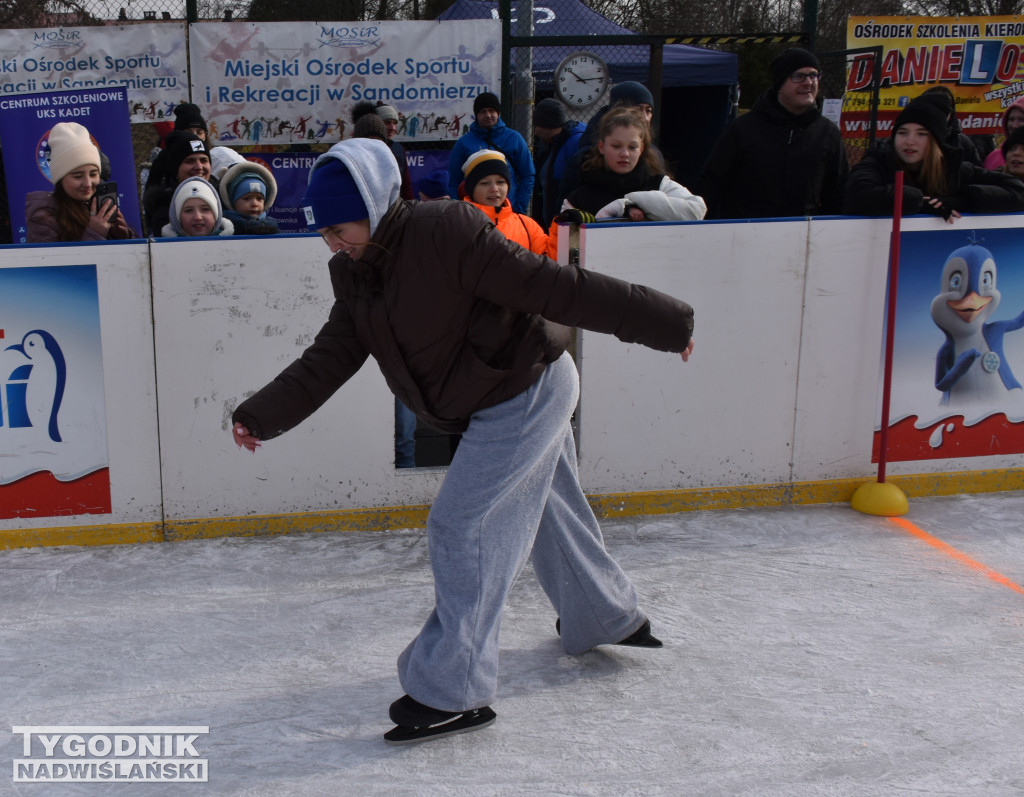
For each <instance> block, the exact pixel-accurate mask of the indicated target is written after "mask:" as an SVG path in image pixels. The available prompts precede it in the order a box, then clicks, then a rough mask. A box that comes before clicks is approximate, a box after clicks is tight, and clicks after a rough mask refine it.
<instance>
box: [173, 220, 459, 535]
mask: <svg viewBox="0 0 1024 797" xmlns="http://www.w3.org/2000/svg"><path fill="white" fill-rule="evenodd" d="M329 260H330V252H329V251H328V249H327V247H325V246H324V244H323V241H322V239H321V238H320V237H319V236H308V235H305V236H283V235H282V236H272V237H271V236H268V237H264V238H237V239H230V240H226V239H220V240H218V239H204V240H195V241H193V240H187V239H165V240H156V241H154V242H153V318H154V324H155V328H156V352H157V384H158V388H159V390H158V392H159V399H160V437H161V441H160V458H161V469H162V473H163V479H164V507H165V511H166V516H167V519H168V520H182V519H188V518H205V517H226V516H237V515H265V514H275V515H276V514H282V513H290V512H311V511H326V510H335V509H352V508H365V507H375V506H395V505H406V504H422V503H428V502H429V501H430V500H432V498H433V495H434V493H436V489H437V485H438V484H439V480H440V474H439V473H437V472H428V471H417V473H416V474H411V473H407V472H405V471H396V470H395V468H394V399H393V397H392V395H391V392H390V391H389V390H388V388H387V385H386V384H385V382H384V377H383V376H382V375H381V373H380V370H379V369H378V368H377V365H376V363H375V362H374V361H373V359H372V358H371V359H368V360H367V362H366V363H365V364H364V365H363V367H362V369H360V371H359V373H358V374H356V376H355V377H354V378H353V379H352V380H350V381H349V382H348V383H347V384H346V385H344V386H343V387H342V388H341V390H339V391H338V392H337V393H336V394H335V395H334V396H333V397H332V398H331V399H330V400H329V401H328V402H327V403H326V404H325V405H324V406H323V407H322V408H321V409H320V410H319V411H318V412H317V413H315V414H314V415H313V417H311V418H310V419H309V420H307V421H306V422H304V423H302V424H300V425H299V426H298V427H296V428H295V429H293V430H291V431H289V432H287V433H286V434H284V435H282V436H280V437H278V438H275V439H273V440H270V441H267V442H265V443H264V444H263V446H262V448H261V449H260V450H259V451H258V452H256V453H255V454H250V453H249V452H247V451H245V450H244V449H239V448H237V447H236V446H235V445H234V443H233V442H232V439H231V434H230V430H231V414H232V412H233V411H234V409H235V407H237V406H238V405H239V404H240V403H241V402H242V401H243V400H244V399H245V398H246V397H247V396H250V395H252V394H253V393H254V392H255V391H256V390H258V389H259V388H261V387H263V385H265V384H267V383H268V382H269V381H271V380H272V379H273V378H274V377H275V376H277V374H278V373H280V372H281V371H282V370H283V369H284V368H285V366H287V365H288V364H289V363H291V362H292V361H293V360H295V359H297V358H298V357H299V356H301V354H302V352H303V350H304V349H305V348H306V347H307V346H308V345H309V344H310V343H312V342H313V338H314V337H315V335H316V333H317V332H319V330H320V328H321V327H322V326H323V324H324V322H325V321H326V320H327V316H328V314H329V312H330V309H331V305H332V304H333V293H332V290H331V281H330V275H329V273H328V270H327V262H328V261H329Z"/></svg>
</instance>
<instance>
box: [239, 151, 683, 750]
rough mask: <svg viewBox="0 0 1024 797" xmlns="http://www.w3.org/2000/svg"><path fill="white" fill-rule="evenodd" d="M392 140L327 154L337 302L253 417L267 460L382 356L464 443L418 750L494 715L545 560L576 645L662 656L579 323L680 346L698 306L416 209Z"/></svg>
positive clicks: (246, 430)
mask: <svg viewBox="0 0 1024 797" xmlns="http://www.w3.org/2000/svg"><path fill="white" fill-rule="evenodd" d="M399 185H400V177H399V173H398V168H397V166H396V165H395V160H394V158H393V157H392V155H391V153H390V151H389V150H388V149H387V147H386V146H384V145H383V144H381V143H380V142H378V141H374V140H371V139H350V140H347V141H343V142H341V143H339V144H337V145H335V146H334V147H332V148H331V149H330V151H328V152H326V153H324V154H323V155H321V156H320V157H319V158H318V159H317V161H316V163H315V164H314V166H313V170H312V171H311V174H310V181H309V186H308V188H307V191H306V196H305V197H304V198H303V200H302V205H303V206H304V211H305V213H306V216H307V221H308V223H309V227H310V228H311V229H316V230H317V231H318V232H319V233H320V234H321V235H322V236H323V237H324V240H325V241H326V242H327V245H328V246H329V247H330V249H331V251H332V252H333V253H334V256H333V257H332V258H331V261H330V265H329V268H330V272H331V282H332V285H333V289H334V295H335V303H334V307H333V308H332V310H331V314H330V317H329V318H328V320H327V323H326V324H325V325H324V327H323V329H322V330H321V331H320V333H319V334H318V335H317V338H316V340H315V341H314V342H313V344H312V345H311V346H310V347H309V348H308V349H306V351H305V352H304V353H303V354H302V356H301V357H300V358H299V359H298V360H296V361H295V362H293V363H292V364H291V365H290V366H288V367H287V368H286V369H285V370H284V371H283V372H282V373H281V374H280V375H278V376H277V378H276V379H274V380H273V381H272V382H271V383H270V384H268V385H267V386H266V387H264V388H263V389H262V390H260V391H258V392H257V393H256V394H255V395H253V396H252V397H251V398H249V399H247V400H246V401H244V402H243V403H242V404H241V405H239V407H238V409H237V410H236V412H235V413H234V417H233V419H232V420H233V422H234V428H233V436H234V439H235V442H236V443H237V444H238V445H240V446H244V447H245V448H247V449H249V450H252V451H255V450H256V448H258V447H259V445H260V441H261V440H268V439H270V438H272V437H275V436H277V435H279V434H282V433H284V432H286V431H287V430H289V429H291V428H292V427H294V426H295V425H297V424H298V423H300V422H301V421H302V420H304V419H305V418H307V417H309V416H310V415H311V414H312V413H313V412H315V411H316V409H317V408H318V407H320V406H321V405H322V404H323V403H324V402H325V401H326V400H327V399H328V398H329V397H330V396H331V395H332V394H333V393H334V392H335V391H336V390H337V389H338V388H339V387H340V386H341V385H342V384H344V383H345V382H346V381H347V380H348V379H349V378H350V377H352V376H353V375H354V374H355V373H356V371H358V370H359V368H360V367H361V366H362V365H363V363H364V362H365V361H366V359H367V357H369V356H372V357H373V358H374V359H375V360H376V361H377V365H378V367H379V368H380V369H381V371H382V373H383V374H384V377H385V379H386V380H387V383H388V385H389V387H390V388H391V390H392V391H393V392H394V394H395V395H396V396H397V397H398V398H399V399H400V400H401V401H402V403H403V404H405V405H406V406H407V407H409V408H410V409H411V410H413V412H415V413H416V414H417V415H418V416H419V417H420V418H421V419H422V420H424V421H425V422H427V423H429V424H430V425H432V426H434V427H435V428H437V429H439V430H440V431H447V432H459V433H461V434H462V436H463V437H462V442H461V443H460V445H459V448H458V450H457V451H456V453H455V457H454V459H453V461H452V464H451V466H450V467H449V469H448V473H447V476H446V477H445V480H444V484H443V485H442V486H441V489H440V491H439V493H438V495H437V498H436V500H435V501H434V503H433V506H432V507H431V510H430V516H429V519H428V521H427V537H428V544H429V549H430V564H431V569H432V570H433V574H434V582H435V596H436V605H435V607H434V609H433V611H432V612H431V613H430V616H429V618H428V619H427V621H426V623H425V625H424V626H423V628H422V630H421V631H420V633H419V634H418V635H417V637H416V638H415V639H414V640H413V641H412V642H411V643H410V644H409V646H408V647H407V648H406V649H405V650H404V651H403V652H402V653H401V655H400V656H399V658H398V674H399V679H400V681H401V684H402V686H403V688H404V689H405V691H406V693H407V694H406V695H405V696H404V697H402V698H400V699H399V700H396V701H395V702H394V703H393V704H392V705H391V710H390V716H391V719H392V720H393V721H394V722H395V724H396V726H397V727H396V728H394V729H392V730H391V731H389V732H388V733H387V734H385V737H384V738H385V740H386V741H388V742H390V743H392V744H404V743H408V742H415V741H421V740H424V739H430V738H436V737H438V736H444V735H449V734H453V733H461V732H464V731H468V730H475V729H478V728H482V727H485V726H487V725H489V724H491V723H492V722H493V721H494V719H495V713H494V711H493V710H491V708H490V706H489V704H490V703H491V702H492V701H493V700H494V699H495V697H496V694H497V683H498V632H499V627H500V622H501V616H502V611H503V609H504V606H505V602H506V600H507V598H508V594H509V591H510V589H511V588H512V585H513V584H514V583H515V580H516V577H517V576H518V575H519V572H520V571H521V570H522V568H523V567H524V566H525V564H526V561H527V559H531V560H532V562H533V566H534V570H535V571H536V574H537V578H538V580H539V581H540V584H541V586H542V587H543V589H544V591H545V593H546V594H547V596H548V598H549V599H550V600H551V603H552V605H553V606H554V608H555V612H556V614H557V618H558V623H557V628H558V632H559V633H560V634H561V642H562V646H563V648H564V649H565V651H566V652H567V653H569V654H574V655H576V654H580V653H583V652H584V651H587V650H589V649H591V648H593V647H595V646H596V645H603V644H626V645H633V646H639V647H649V648H655V647H661V642H659V641H658V640H657V639H656V638H655V637H654V636H652V635H651V626H650V622H649V620H648V619H647V616H646V615H645V613H644V612H643V611H642V610H641V609H640V606H639V598H638V596H637V592H636V589H635V588H634V587H633V584H632V582H631V581H630V580H629V578H628V577H627V576H626V574H625V573H624V572H623V571H622V570H621V569H620V568H619V566H618V564H616V562H615V561H614V560H613V559H612V558H611V556H609V554H608V553H607V552H606V551H605V548H604V544H603V541H602V538H601V531H600V528H599V526H598V523H597V520H596V518H595V517H594V514H593V512H592V511H591V509H590V506H589V504H588V503H587V499H586V496H585V495H584V494H583V490H582V488H581V487H580V483H579V478H578V475H577V469H576V448H575V444H574V441H573V435H572V430H571V428H570V425H569V420H570V417H571V416H572V413H573V410H574V408H575V407H576V400H577V396H578V391H579V381H578V376H577V372H576V366H575V365H574V363H573V362H572V359H571V358H570V357H569V355H568V354H566V353H565V346H566V343H567V341H568V337H569V330H568V327H571V326H578V327H582V328H583V329H587V330H592V331H595V332H607V333H611V334H614V335H615V336H616V337H618V338H620V339H621V340H623V341H625V342H629V343H641V344H643V345H646V346H649V347H651V348H654V349H657V350H659V351H664V352H670V353H674V354H675V355H676V356H680V355H681V357H682V360H683V361H684V362H685V361H686V360H687V359H689V356H690V353H691V352H692V350H693V341H692V339H691V333H692V331H693V311H692V309H691V308H690V307H689V305H687V304H685V303H684V302H681V301H679V300H677V299H673V298H672V297H670V296H667V295H665V294H663V293H659V292H658V291H655V290H652V289H650V288H646V287H643V286H639V285H631V284H629V283H627V282H624V281H622V280H618V279H615V278H614V277H610V276H607V275H603V274H599V273H593V272H586V273H585V272H583V271H582V270H580V269H579V268H576V267H570V266H560V265H559V264H558V263H556V262H555V261H553V260H550V259H548V258H546V257H544V256H543V255H537V254H534V253H532V252H529V251H528V250H526V249H523V248H522V247H521V246H519V245H518V244H515V243H513V242H511V241H509V240H508V239H507V238H505V236H503V235H502V234H501V233H499V232H498V231H497V230H495V228H494V226H493V225H492V224H490V223H489V222H488V221H487V219H486V218H485V217H484V216H483V214H481V213H480V212H479V211H478V210H477V209H475V208H473V207H472V206H471V205H469V204H468V203H465V202H411V201H404V200H400V199H399Z"/></svg>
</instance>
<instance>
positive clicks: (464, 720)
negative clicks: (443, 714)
mask: <svg viewBox="0 0 1024 797" xmlns="http://www.w3.org/2000/svg"><path fill="white" fill-rule="evenodd" d="M497 718H498V715H497V714H495V713H494V711H492V710H491V709H490V708H488V707H487V706H484V707H483V708H481V709H477V710H476V711H467V712H465V713H463V714H458V715H456V716H455V717H452V718H451V719H450V720H446V721H444V722H439V723H437V724H436V725H426V726H423V727H420V728H414V727H412V726H409V725H396V726H395V727H394V728H392V729H391V730H390V731H388V732H387V733H385V734H384V741H385V742H387V743H388V744H391V745H400V744H416V743H418V742H427V741H430V740H432V739H443V738H444V737H445V736H456V735H458V734H460V733H469V732H470V731H478V730H481V729H482V728H486V727H487V726H488V725H493V724H494V721H495V720H496V719H497Z"/></svg>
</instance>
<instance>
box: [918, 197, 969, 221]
mask: <svg viewBox="0 0 1024 797" xmlns="http://www.w3.org/2000/svg"><path fill="white" fill-rule="evenodd" d="M921 210H922V211H923V212H924V213H930V214H931V215H933V216H941V217H942V218H944V219H945V220H946V221H949V218H950V216H952V215H953V214H954V213H956V210H955V209H954V208H953V206H952V205H951V204H950V200H949V198H948V197H941V196H926V197H925V198H924V205H922V206H921ZM959 215H960V214H959V213H957V217H959Z"/></svg>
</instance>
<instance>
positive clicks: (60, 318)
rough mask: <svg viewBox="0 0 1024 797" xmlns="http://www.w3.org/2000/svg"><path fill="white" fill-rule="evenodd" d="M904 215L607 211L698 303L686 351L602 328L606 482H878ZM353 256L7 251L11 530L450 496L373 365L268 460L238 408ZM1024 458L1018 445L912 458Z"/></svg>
mask: <svg viewBox="0 0 1024 797" xmlns="http://www.w3.org/2000/svg"><path fill="white" fill-rule="evenodd" d="M1022 221H1024V216H1021V215H1009V216H991V217H973V218H970V219H963V220H961V221H959V222H958V223H957V225H952V226H950V225H945V226H944V225H943V222H942V221H941V220H938V219H932V218H913V219H907V220H904V229H905V230H907V231H915V230H936V231H948V234H949V235H950V236H951V237H950V240H951V241H953V240H958V238H957V236H960V237H962V236H963V235H966V234H967V233H968V232H970V230H976V231H980V232H979V233H978V234H979V235H981V234H983V233H984V230H985V229H987V228H1005V227H1014V226H1020V225H1021V223H1022ZM890 224H891V222H890V221H888V220H886V219H849V218H835V219H820V220H786V221H764V222H749V223H720V222H719V223H716V222H711V223H699V222H698V223H680V224H633V225H628V224H606V225H592V226H589V227H586V228H584V229H583V230H582V233H581V238H580V255H581V259H582V262H583V264H584V266H585V267H586V268H588V269H593V270H597V271H602V272H606V273H610V274H613V275H615V276H619V277H622V278H624V279H627V280H629V281H631V282H637V283H641V284H644V285H649V286H651V287H654V288H657V289H660V290H663V291H665V292H667V293H670V294H672V295H674V296H678V297H680V298H682V299H684V300H686V301H688V302H690V303H691V304H693V306H694V308H695V313H696V331H695V336H694V338H695V341H696V349H695V351H694V356H693V357H692V358H691V361H690V362H689V363H685V364H684V363H683V362H682V361H681V359H680V358H679V357H678V355H672V354H664V353H659V352H655V351H652V350H649V349H646V348H644V347H642V346H635V345H627V344H624V343H621V342H620V341H618V340H616V339H615V338H614V337H612V336H609V335H598V334H590V333H584V334H583V335H582V336H581V346H580V358H581V360H580V366H581V371H582V397H581V410H580V416H579V420H580V449H581V462H580V473H581V481H582V483H583V486H584V489H585V490H586V491H587V492H588V493H591V494H600V493H618V492H634V491H635V492H646V491H654V490H673V489H686V488H709V487H720V488H729V487H745V486H758V485H778V484H787V483H809V482H815V481H825V480H834V479H852V478H863V479H867V478H871V477H873V476H874V475H875V472H876V469H875V465H873V464H872V462H871V446H872V436H873V433H874V430H875V428H876V426H877V424H878V421H879V418H878V393H879V364H880V354H881V346H882V331H883V330H882V325H883V318H884V309H885V308H884V300H885V281H886V272H887V266H888V252H889V234H890ZM968 227H969V228H970V229H968ZM944 234H946V233H944ZM563 249H565V247H564V246H563ZM329 258H330V254H329V252H328V250H327V249H326V247H324V245H323V243H322V241H321V240H320V238H319V237H316V236H305V235H303V236H286V235H281V236H272V237H266V238H245V237H239V238H227V239H225V238H221V239H200V240H188V239H175V240H157V241H151V242H139V243H125V244H109V245H106V244H93V245H84V246H72V245H59V246H53V247H41V246H27V247H4V248H0V281H2V286H3V288H4V290H3V291H0V309H2V310H3V315H2V317H0V334H2V339H0V355H2V358H0V366H2V369H3V370H2V371H0V377H2V380H0V410H2V415H0V420H2V423H0V446H2V448H0V453H2V454H3V456H2V457H0V466H2V472H0V531H5V530H15V531H17V530H23V529H24V530H29V531H31V529H34V528H44V527H66V526H75V527H77V526H89V525H97V526H99V525H104V524H105V525H108V526H109V525H114V524H132V523H136V524H151V525H156V526H158V525H159V523H160V522H161V521H164V522H167V523H179V522H180V523H184V522H187V521H190V520H199V521H202V520H207V519H224V520H225V522H228V521H230V519H232V518H236V517H250V518H251V517H254V516H268V515H274V516H282V515H287V514H289V513H329V512H331V511H333V510H354V509H373V508H380V507H411V506H417V505H421V504H428V503H430V502H431V501H432V499H433V497H434V495H435V494H436V491H437V488H438V486H439V484H440V481H441V479H442V478H443V475H444V471H443V469H441V468H429V469H428V468H413V469H402V470H396V469H395V467H394V400H393V397H392V396H391V394H390V393H389V391H388V389H387V386H386V385H385V382H384V379H383V377H382V376H381V374H380V372H379V370H378V368H377V366H376V364H375V363H374V362H373V361H372V360H368V361H367V362H366V364H365V365H364V366H363V368H362V369H361V370H360V371H359V373H358V374H357V375H356V376H355V377H354V378H353V379H352V380H351V381H350V382H349V384H347V385H345V386H343V387H342V389H341V390H339V391H338V393H337V394H336V395H335V396H334V397H332V398H331V399H330V400H329V401H328V402H327V403H326V404H325V405H324V407H322V408H321V409H320V410H319V411H318V412H317V413H316V414H314V415H313V417H311V418H310V419H308V420H307V421H306V422H304V423H302V424H300V425H299V426H298V427H297V428H296V429H294V430H292V431H290V432H288V433H286V434H285V435H283V436H281V437H279V438H277V439H274V440H271V441H267V442H266V443H265V444H264V445H263V447H262V448H261V450H260V451H258V452H257V453H256V454H255V455H253V454H250V453H248V452H245V451H243V450H240V449H238V448H237V447H236V446H235V445H234V444H233V442H232V438H231V431H230V429H231V414H232V412H233V411H234V409H235V408H236V407H237V406H238V404H239V403H240V402H241V401H243V400H244V399H245V398H246V397H247V396H249V395H251V394H252V393H253V392H254V391H255V390H257V389H259V388H260V387H262V386H263V385H265V384H266V383H267V382H269V381H270V380H271V379H273V378H274V377H275V376H276V375H277V374H278V373H279V372H280V371H281V370H282V369H283V368H284V367H285V366H287V365H288V364H289V363H290V362H292V361H293V360H294V359H295V358H297V357H299V356H300V355H301V354H302V352H303V350H304V349H305V348H306V347H307V346H308V345H309V344H310V343H311V342H312V340H313V338H314V337H315V335H316V334H317V332H318V331H319V329H320V328H321V326H322V325H323V323H324V321H325V320H326V318H327V316H328V313H329V310H330V307H331V305H332V302H333V295H332V290H331V285H330V279H329V274H328V269H327V262H328V260H329ZM43 333H46V334H43ZM1014 345H1016V344H1014ZM58 349H59V356H57V355H55V352H57V351H58ZM1008 354H1011V352H1008ZM62 363H63V365H62ZM62 369H63V371H62ZM1020 370H1021V371H1022V372H1024V367H1022V368H1021V369H1020ZM62 373H63V376H61V374H62ZM47 388H48V390H49V393H47V392H46V389H47ZM47 396H48V399H47ZM58 396H59V397H60V400H59V401H58V400H57V397H58ZM47 400H48V401H49V404H47V403H46V402H47ZM58 405H59V406H58ZM1022 464H1024V455H1021V454H1014V455H1003V456H985V457H973V458H964V457H961V458H958V459H930V460H927V461H924V462H914V461H910V462H898V463H890V466H889V471H890V473H895V474H910V473H938V472H942V471H947V472H948V471H953V472H956V471H968V470H979V471H980V470H986V469H995V468H1014V467H1020V466H1021V465H1022ZM26 479H31V490H29V491H26V489H25V488H26V486H27V485H29V484H30V482H29V481H26ZM39 484H42V485H43V488H42V492H40V491H39V490H40V488H39ZM104 489H106V491H107V495H106V502H105V503H104V502H103V500H102V499H103V498H104V493H103V491H104ZM97 496H98V497H97ZM24 540H25V536H24V535H21V537H19V541H20V542H24Z"/></svg>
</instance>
